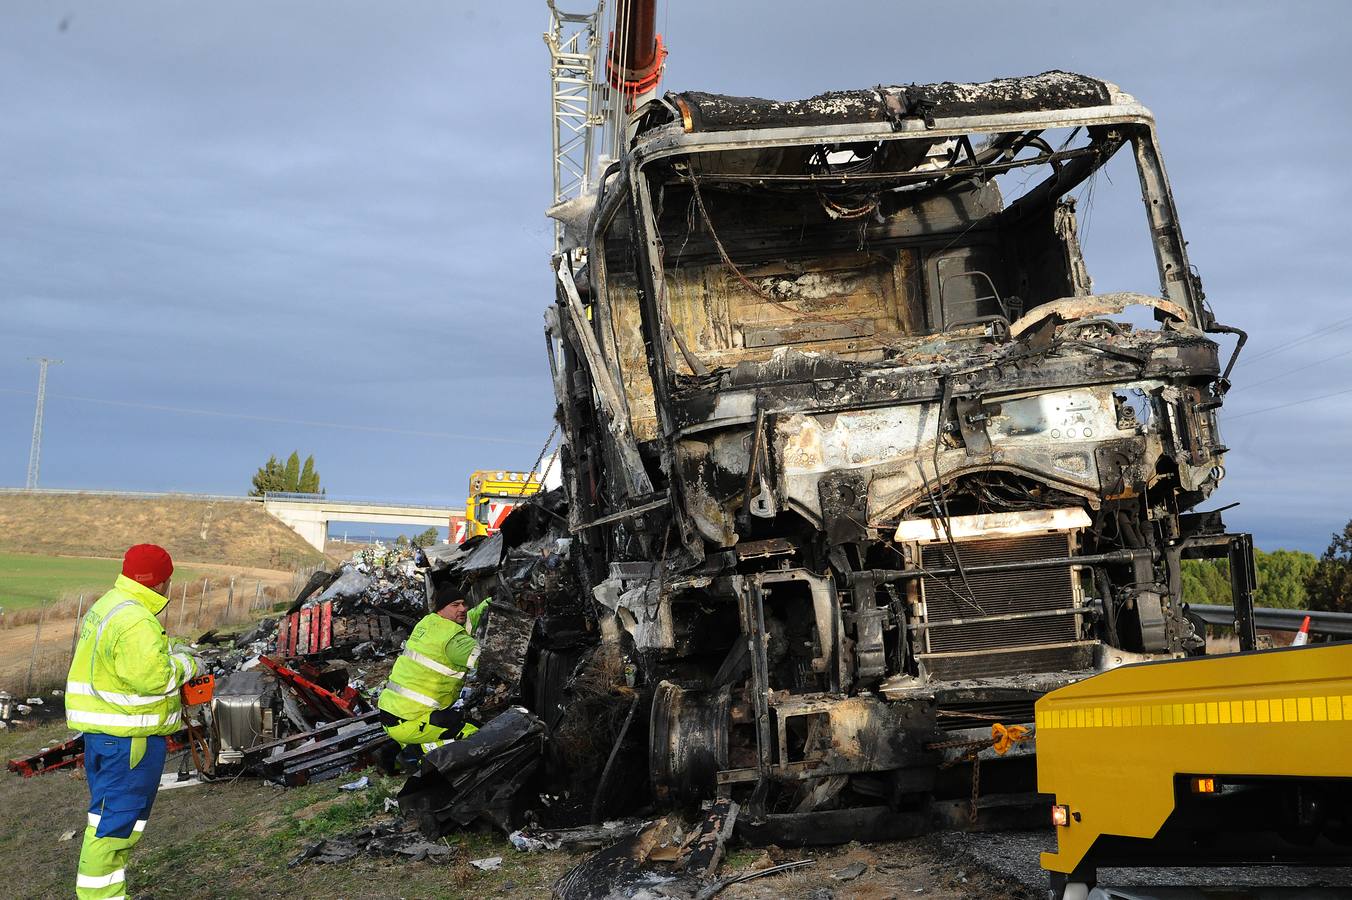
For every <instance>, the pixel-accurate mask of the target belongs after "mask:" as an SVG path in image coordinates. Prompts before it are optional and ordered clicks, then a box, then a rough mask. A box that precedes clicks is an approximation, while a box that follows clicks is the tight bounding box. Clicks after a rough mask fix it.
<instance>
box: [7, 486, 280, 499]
mask: <svg viewBox="0 0 1352 900" xmlns="http://www.w3.org/2000/svg"><path fill="white" fill-rule="evenodd" d="M0 494H41V495H44V496H74V495H83V496H86V497H131V498H134V499H140V500H151V499H168V500H211V501H222V502H223V501H234V502H235V503H262V502H263V498H262V497H244V496H240V495H239V494H194V493H189V492H181V491H107V490H88V489H85V488H21V487H0Z"/></svg>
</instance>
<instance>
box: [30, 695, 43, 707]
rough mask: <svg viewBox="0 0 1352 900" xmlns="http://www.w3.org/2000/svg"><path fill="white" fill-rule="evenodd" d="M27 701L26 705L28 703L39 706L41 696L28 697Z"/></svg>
mask: <svg viewBox="0 0 1352 900" xmlns="http://www.w3.org/2000/svg"><path fill="white" fill-rule="evenodd" d="M27 702H28V705H29V706H41V705H42V698H41V697H29V698H28V701H27Z"/></svg>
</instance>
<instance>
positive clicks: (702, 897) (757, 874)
mask: <svg viewBox="0 0 1352 900" xmlns="http://www.w3.org/2000/svg"><path fill="white" fill-rule="evenodd" d="M812 865H816V860H812V859H796V860H794V861H793V862H786V863H780V864H779V865H777V866H767V867H766V868H756V869H753V870H752V871H750V872H743V873H742V874H740V875H733V876H732V877H730V878H720V879H719V880H718V881H715V882H714V883H713V884H711V885H709V886H708V887H706V888H704V889H703V890H702V891H700V892H699V893H698V894H696V895H695V900H709V898H710V897H713V896H714V895H715V894H717V893H718V892H719V891H721V890H723V888H725V887H727V886H729V885H733V884H739V883H741V882H743V881H751V880H753V879H756V878H765V877H766V876H768V875H778V874H780V873H781V872H791V871H793V870H794V869H801V868H803V867H805V866H812ZM818 890H820V891H825V892H826V894H825V896H826V897H827V898H828V900H829V898H830V897H832V896H833V894H832V892H831V889H830V888H818Z"/></svg>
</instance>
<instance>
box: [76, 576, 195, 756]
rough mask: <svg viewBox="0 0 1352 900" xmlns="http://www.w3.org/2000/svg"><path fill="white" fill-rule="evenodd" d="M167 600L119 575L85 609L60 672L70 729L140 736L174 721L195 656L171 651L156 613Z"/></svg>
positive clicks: (169, 728) (174, 725) (167, 728)
mask: <svg viewBox="0 0 1352 900" xmlns="http://www.w3.org/2000/svg"><path fill="white" fill-rule="evenodd" d="M168 602H169V601H168V600H167V599H165V598H164V597H162V596H161V595H159V594H157V593H155V592H154V591H152V590H151V589H150V588H148V587H146V586H144V585H142V584H138V583H137V582H135V581H132V580H131V579H130V578H127V577H125V576H123V575H119V576H118V577H117V581H116V582H114V585H113V589H112V590H111V591H109V592H108V593H106V594H104V595H103V596H102V597H100V598H99V600H98V602H97V603H95V604H94V605H93V606H91V607H90V608H89V612H88V613H86V614H85V617H84V619H83V621H82V622H81V625H80V640H79V643H77V644H76V645H75V656H74V658H73V659H72V660H71V663H70V672H69V674H67V676H66V697H65V700H66V724H67V725H69V726H70V728H71V729H72V730H74V731H83V732H93V733H98V734H112V735H117V736H119V737H146V736H148V735H152V734H172V733H174V732H175V731H177V730H178V727H179V697H178V689H179V687H180V686H181V685H182V684H183V682H185V681H187V680H188V679H190V678H193V677H195V676H196V675H197V661H196V660H195V659H193V658H192V657H191V656H189V655H188V654H187V653H181V652H180V653H173V654H171V653H170V652H169V638H168V635H166V634H165V632H164V628H163V627H161V625H160V623H159V620H158V619H156V618H155V616H156V615H158V614H159V612H160V610H162V609H164V605H165V604H166V603H168Z"/></svg>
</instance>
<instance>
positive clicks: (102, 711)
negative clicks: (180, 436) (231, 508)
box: [65, 544, 199, 900]
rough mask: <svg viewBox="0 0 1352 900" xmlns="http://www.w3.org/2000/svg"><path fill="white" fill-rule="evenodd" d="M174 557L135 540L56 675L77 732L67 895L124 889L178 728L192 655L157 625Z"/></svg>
mask: <svg viewBox="0 0 1352 900" xmlns="http://www.w3.org/2000/svg"><path fill="white" fill-rule="evenodd" d="M173 574H174V562H173V560H172V559H170V558H169V554H168V553H167V552H166V551H165V550H164V548H163V547H158V546H156V545H154V544H137V545H136V546H135V547H132V548H131V549H130V550H128V551H127V554H126V556H125V557H124V558H123V561H122V574H121V575H119V576H118V577H117V581H116V582H115V583H114V584H113V589H112V590H110V591H109V592H108V593H106V594H104V595H103V596H102V597H100V598H99V600H98V602H96V603H95V604H94V605H93V606H91V607H90V608H89V612H88V613H86V614H85V617H84V620H83V622H82V623H81V625H80V641H79V643H78V644H76V646H75V657H74V658H73V659H72V660H71V663H70V673H69V674H68V675H67V676H66V698H65V699H66V723H67V724H68V725H69V726H70V727H71V729H72V730H74V731H80V732H83V733H84V759H85V775H86V777H87V779H88V782H89V819H88V824H87V825H86V827H85V831H84V846H83V847H81V849H80V868H79V874H78V875H77V876H76V880H75V892H76V895H77V896H79V897H81V898H86V900H107V898H116V897H125V896H126V895H127V885H126V872H127V860H128V858H129V857H130V856H131V849H132V848H133V847H135V846H136V842H137V841H138V840H140V839H141V833H142V832H143V831H144V830H145V827H146V819H147V818H148V817H149V815H150V807H151V805H152V804H153V803H154V802H155V793H156V792H157V791H158V790H159V787H160V775H161V774H162V773H163V771H164V757H165V735H169V734H173V733H174V732H175V731H177V730H178V729H179V718H180V709H179V688H180V687H181V686H182V685H183V683H184V682H186V681H188V680H189V679H191V678H193V677H195V676H196V675H197V671H198V668H199V664H198V662H197V660H196V659H194V658H193V657H192V656H191V655H189V654H188V653H187V652H185V651H178V652H171V651H170V648H169V638H168V635H167V634H166V633H165V631H164V628H163V626H161V625H160V622H159V619H158V618H156V616H158V615H159V612H160V610H162V609H164V607H165V604H167V603H168V602H169V600H168V599H167V598H168V594H169V581H170V578H171V577H172V576H173Z"/></svg>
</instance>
